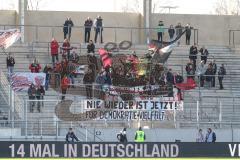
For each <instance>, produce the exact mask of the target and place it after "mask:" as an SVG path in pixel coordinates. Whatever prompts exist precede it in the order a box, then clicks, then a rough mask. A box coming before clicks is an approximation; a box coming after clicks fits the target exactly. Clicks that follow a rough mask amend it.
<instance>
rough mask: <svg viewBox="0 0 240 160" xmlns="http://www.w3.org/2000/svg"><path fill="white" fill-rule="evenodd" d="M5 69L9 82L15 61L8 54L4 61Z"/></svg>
mask: <svg viewBox="0 0 240 160" xmlns="http://www.w3.org/2000/svg"><path fill="white" fill-rule="evenodd" d="M6 63H7V69H8V79H9V80H10V77H11V75H12V74H13V69H14V64H15V60H14V58H13V57H12V56H11V54H10V53H9V54H8V56H7V59H6Z"/></svg>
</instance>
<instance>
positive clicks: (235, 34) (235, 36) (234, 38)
mask: <svg viewBox="0 0 240 160" xmlns="http://www.w3.org/2000/svg"><path fill="white" fill-rule="evenodd" d="M239 36H240V30H239V29H231V30H229V31H228V43H229V46H235V45H240V38H239Z"/></svg>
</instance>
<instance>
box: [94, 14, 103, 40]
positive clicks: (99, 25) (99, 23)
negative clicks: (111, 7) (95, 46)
mask: <svg viewBox="0 0 240 160" xmlns="http://www.w3.org/2000/svg"><path fill="white" fill-rule="evenodd" d="M94 30H95V38H94V41H95V43H97V38H98V35H99V34H100V40H101V43H103V36H102V32H103V19H102V17H101V16H100V15H98V16H97V18H96V19H95V21H94Z"/></svg>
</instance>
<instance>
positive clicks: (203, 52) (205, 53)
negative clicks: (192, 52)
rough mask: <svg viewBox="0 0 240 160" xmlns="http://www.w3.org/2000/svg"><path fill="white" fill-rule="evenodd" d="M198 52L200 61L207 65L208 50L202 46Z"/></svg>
mask: <svg viewBox="0 0 240 160" xmlns="http://www.w3.org/2000/svg"><path fill="white" fill-rule="evenodd" d="M199 52H200V53H201V61H204V64H206V63H207V57H208V54H209V53H208V50H207V49H206V48H205V47H204V46H203V47H202V48H201V49H200V50H199Z"/></svg>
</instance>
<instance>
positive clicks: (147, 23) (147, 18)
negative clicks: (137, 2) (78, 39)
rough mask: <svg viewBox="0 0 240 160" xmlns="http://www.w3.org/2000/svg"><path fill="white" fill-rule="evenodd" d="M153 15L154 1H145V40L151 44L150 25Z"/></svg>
mask: <svg viewBox="0 0 240 160" xmlns="http://www.w3.org/2000/svg"><path fill="white" fill-rule="evenodd" d="M151 14H152V0H143V17H144V28H146V29H145V40H146V42H147V43H148V44H149V42H150V30H149V28H150V24H151Z"/></svg>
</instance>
